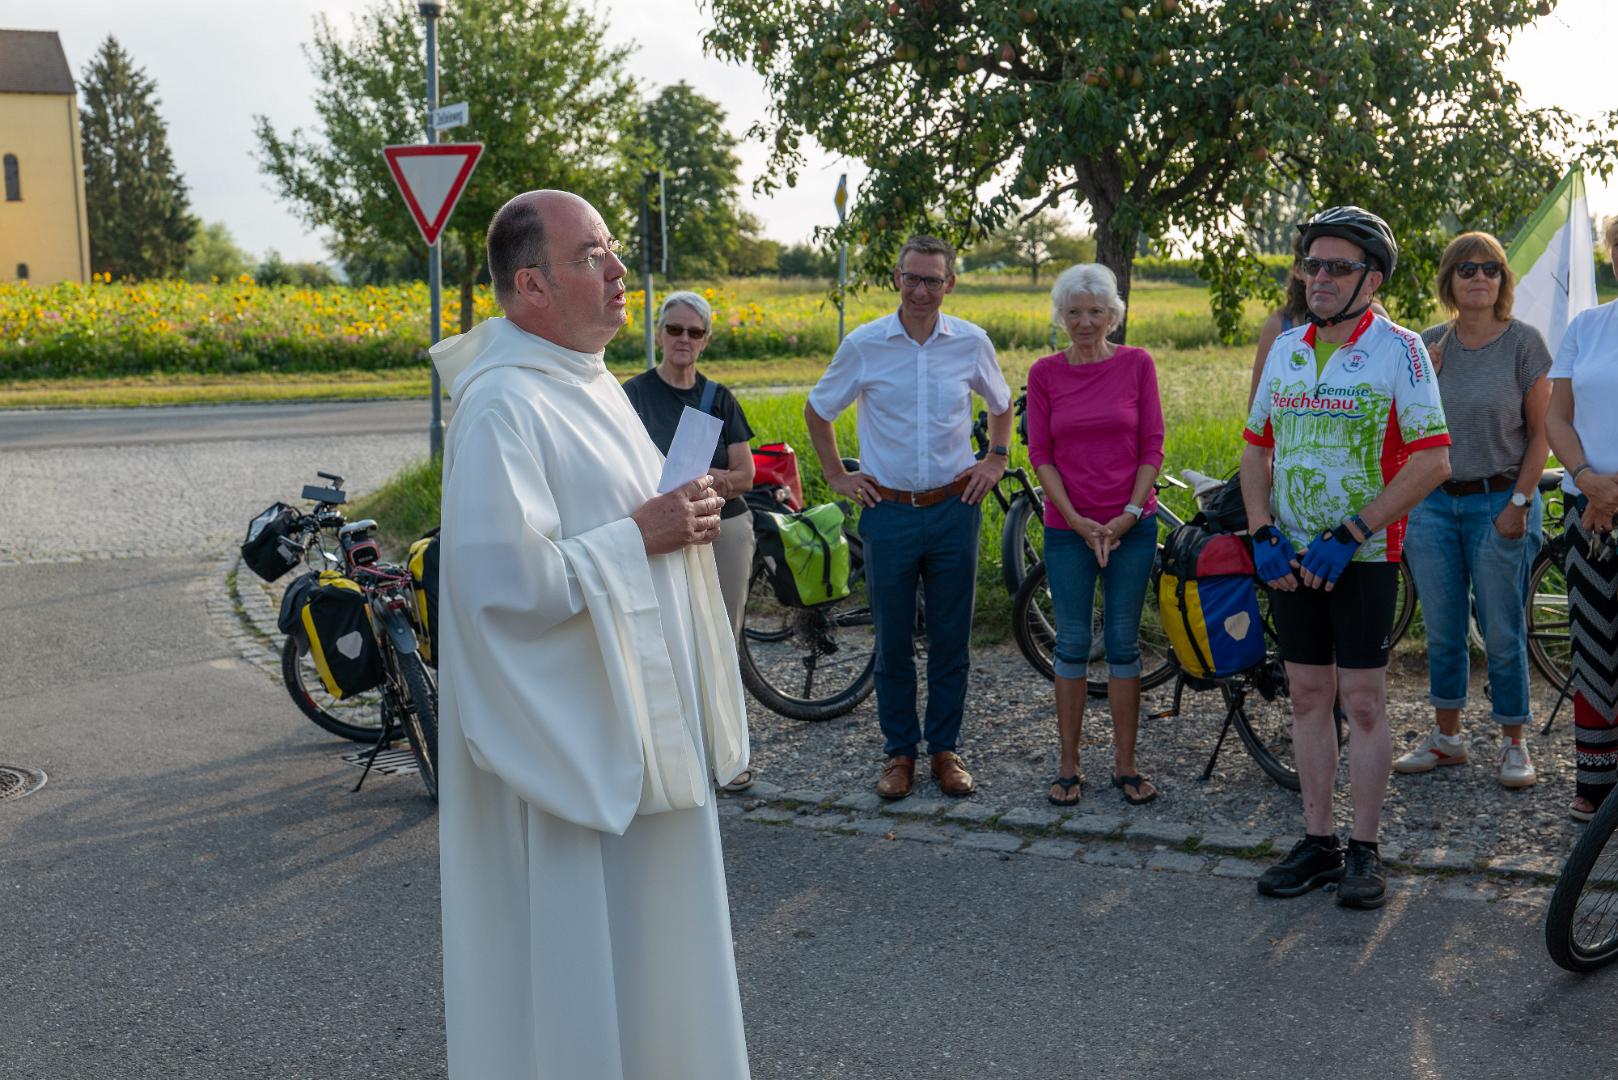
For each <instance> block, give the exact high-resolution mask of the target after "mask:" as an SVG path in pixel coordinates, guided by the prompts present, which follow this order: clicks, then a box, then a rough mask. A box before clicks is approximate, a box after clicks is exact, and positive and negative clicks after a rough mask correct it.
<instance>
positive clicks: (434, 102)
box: [418, 0, 444, 457]
mask: <svg viewBox="0 0 1618 1080" xmlns="http://www.w3.org/2000/svg"><path fill="white" fill-rule="evenodd" d="M418 6H419V9H420V11H421V17H422V18H423V19H424V20H426V23H427V142H428V143H429V144H431V143H436V142H437V141H438V128H437V127H436V126H435V125H434V124H433V113H434V112H435V111H436V110H437V109H438V17H439V16H440V15H442V14H444V0H418ZM441 254H442V252H441V249H440V248H439V246H438V241H436V240H435V241H433V243H432V244H431V245H430V246H429V247H428V249H427V292H428V294H429V295H430V297H431V301H430V304H431V315H430V319H431V324H430V325H429V327H428V330H427V336H428V339H429V341H430V342H431V344H433V345H437V344H438V340H439V338H440V337H441V336H442V333H443V330H442V326H443V288H444V281H443V274H444V265H443V260H442V258H441ZM427 370H428V373H429V374H430V375H431V377H432V391H431V392H432V398H433V418H432V422H431V425H430V426H429V427H428V429H427V446H428V449H429V451H430V452H431V453H432V455H433V456H434V457H438V456H440V455H442V454H443V452H444V392H443V387H441V386H440V385H439V382H438V369H437V368H436V367H433V365H432V361H431V360H430V359H429V360H428V363H427Z"/></svg>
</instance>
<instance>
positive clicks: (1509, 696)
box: [1405, 489, 1545, 724]
mask: <svg viewBox="0 0 1618 1080" xmlns="http://www.w3.org/2000/svg"><path fill="white" fill-rule="evenodd" d="M1510 501H1511V492H1510V491H1493V492H1479V493H1478V494H1476V495H1450V494H1448V493H1446V492H1445V491H1444V490H1443V489H1439V490H1437V491H1434V492H1433V493H1432V494H1431V495H1429V496H1427V498H1426V499H1424V500H1422V502H1421V503H1420V504H1419V505H1418V506H1417V507H1416V508H1415V509H1414V510H1412V511H1411V512H1410V526H1409V529H1408V531H1407V532H1406V533H1405V561H1406V562H1407V563H1409V564H1410V573H1411V575H1412V576H1414V578H1415V580H1416V594H1417V596H1418V597H1419V598H1420V600H1421V611H1422V618H1423V621H1424V622H1425V623H1426V625H1427V676H1428V700H1429V701H1430V702H1431V704H1432V706H1433V708H1435V709H1464V708H1466V688H1467V679H1468V677H1469V674H1470V672H1469V661H1470V657H1469V656H1468V654H1467V631H1468V624H1469V619H1470V615H1471V609H1472V598H1473V596H1476V597H1477V614H1478V627H1479V629H1481V630H1482V631H1483V640H1484V644H1485V648H1486V652H1487V654H1488V662H1489V696H1490V699H1491V704H1492V706H1493V714H1494V720H1495V723H1497V724H1526V723H1527V722H1528V720H1529V715H1528V714H1529V706H1528V627H1527V624H1526V622H1525V621H1524V618H1523V604H1524V601H1525V600H1526V599H1527V595H1528V574H1529V571H1530V568H1531V567H1532V566H1533V562H1534V556H1535V555H1537V554H1539V548H1540V545H1541V544H1542V543H1543V542H1544V536H1543V534H1542V532H1541V522H1542V520H1543V518H1544V516H1545V504H1544V502H1543V501H1542V500H1541V499H1540V497H1539V493H1538V492H1535V493H1534V501H1533V502H1532V503H1530V504H1529V507H1528V531H1527V532H1526V533H1524V534H1523V536H1522V537H1521V538H1519V539H1517V540H1507V539H1506V538H1505V537H1503V536H1501V535H1500V533H1499V532H1498V531H1497V530H1496V529H1495V527H1494V519H1495V517H1496V516H1498V515H1499V513H1500V511H1501V510H1502V509H1504V508H1505V507H1506V506H1507V505H1508V504H1509V503H1510Z"/></svg>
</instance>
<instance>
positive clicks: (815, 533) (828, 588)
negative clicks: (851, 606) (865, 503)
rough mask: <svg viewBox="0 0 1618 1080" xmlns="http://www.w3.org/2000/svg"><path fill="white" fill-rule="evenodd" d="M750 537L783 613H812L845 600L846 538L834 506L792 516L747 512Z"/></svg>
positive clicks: (847, 557)
mask: <svg viewBox="0 0 1618 1080" xmlns="http://www.w3.org/2000/svg"><path fill="white" fill-rule="evenodd" d="M753 536H754V539H755V540H756V541H757V543H758V554H759V557H760V558H762V559H763V561H764V569H765V572H766V573H767V574H768V575H769V578H770V585H771V587H772V588H773V589H774V590H775V598H776V599H777V600H779V601H780V602H781V603H783V604H785V605H786V606H788V607H814V606H815V605H816V604H826V603H830V602H831V601H833V600H841V599H842V598H843V597H845V596H847V595H848V575H849V565H850V563H849V551H848V537H847V536H844V535H843V510H842V507H840V506H838V505H837V504H835V503H823V504H821V505H820V506H811V507H810V508H809V509H807V510H800V511H798V512H797V513H775V512H771V511H767V510H761V509H759V508H757V506H755V507H754V509H753Z"/></svg>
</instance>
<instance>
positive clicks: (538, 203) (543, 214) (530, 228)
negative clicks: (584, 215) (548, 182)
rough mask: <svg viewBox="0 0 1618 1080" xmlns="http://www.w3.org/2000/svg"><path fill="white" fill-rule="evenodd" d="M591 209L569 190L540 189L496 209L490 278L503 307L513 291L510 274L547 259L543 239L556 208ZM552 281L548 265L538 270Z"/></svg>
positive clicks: (490, 246) (491, 229)
mask: <svg viewBox="0 0 1618 1080" xmlns="http://www.w3.org/2000/svg"><path fill="white" fill-rule="evenodd" d="M580 210H583V211H585V212H592V211H591V208H590V204H589V203H588V202H586V201H585V200H583V199H581V198H579V197H578V196H577V195H575V194H573V193H572V192H571V191H557V190H554V189H549V188H547V189H542V190H540V191H525V192H523V193H522V194H521V195H518V196H516V197H514V198H512V199H511V200H510V201H508V202H507V203H506V205H504V206H502V207H501V208H500V209H499V210H497V211H495V215H494V220H492V221H490V222H489V234H488V251H489V280H490V281H491V282H493V283H494V297H495V299H496V300H498V301H499V302H500V306H501V307H502V308H509V307H510V306H511V302H512V300H513V298H514V295H515V292H516V286H515V284H514V282H513V278H514V277H515V276H516V274H517V271H518V270H521V269H523V268H524V267H527V266H532V265H534V264H535V263H541V264H543V263H544V262H545V261H546V259H547V255H546V240H547V239H548V237H549V235H550V231H551V225H552V223H553V222H554V221H555V219H556V217H557V215H558V213H559V212H564V213H565V212H567V211H572V212H574V213H577V212H579V211H580ZM541 272H542V273H543V274H544V275H545V279H546V280H547V281H550V282H552V283H553V284H554V283H555V281H556V278H555V277H554V276H553V275H552V274H551V271H550V268H549V267H548V266H547V267H544V268H543V270H542V271H541Z"/></svg>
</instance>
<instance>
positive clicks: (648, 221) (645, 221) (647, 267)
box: [640, 172, 657, 371]
mask: <svg viewBox="0 0 1618 1080" xmlns="http://www.w3.org/2000/svg"><path fill="white" fill-rule="evenodd" d="M640 273H641V287H642V288H643V289H645V290H646V370H647V371H650V370H652V368H654V367H656V366H657V349H656V348H655V347H654V346H653V344H652V174H651V173H649V172H643V173H641V174H640Z"/></svg>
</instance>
